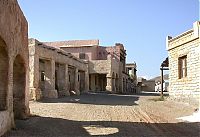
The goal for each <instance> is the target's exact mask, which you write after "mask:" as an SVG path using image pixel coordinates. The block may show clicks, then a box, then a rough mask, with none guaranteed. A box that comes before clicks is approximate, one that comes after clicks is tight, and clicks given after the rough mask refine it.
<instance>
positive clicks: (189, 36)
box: [166, 22, 200, 104]
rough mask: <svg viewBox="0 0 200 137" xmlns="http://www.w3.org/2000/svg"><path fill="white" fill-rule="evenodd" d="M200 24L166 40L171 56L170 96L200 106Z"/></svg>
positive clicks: (195, 24) (196, 23)
mask: <svg viewBox="0 0 200 137" xmlns="http://www.w3.org/2000/svg"><path fill="white" fill-rule="evenodd" d="M199 35H200V22H195V23H194V24H193V28H192V29H191V30H188V31H186V32H184V33H182V34H180V35H178V36H176V37H174V38H172V37H170V36H168V37H167V40H166V45H167V50H168V56H169V94H170V96H171V97H173V98H176V99H179V100H181V101H186V102H189V103H194V104H199V99H200V96H199V95H200V39H199Z"/></svg>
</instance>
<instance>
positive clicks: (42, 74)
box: [41, 71, 45, 81]
mask: <svg viewBox="0 0 200 137" xmlns="http://www.w3.org/2000/svg"><path fill="white" fill-rule="evenodd" d="M41 81H45V74H44V71H41Z"/></svg>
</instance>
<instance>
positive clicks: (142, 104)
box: [4, 93, 200, 137]
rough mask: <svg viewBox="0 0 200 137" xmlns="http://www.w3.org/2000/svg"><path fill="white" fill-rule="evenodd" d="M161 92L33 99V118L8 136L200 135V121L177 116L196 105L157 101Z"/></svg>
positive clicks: (17, 126)
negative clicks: (183, 119) (189, 121)
mask: <svg viewBox="0 0 200 137" xmlns="http://www.w3.org/2000/svg"><path fill="white" fill-rule="evenodd" d="M157 95H158V94H149V93H147V94H140V95H114V94H98V93H93V94H84V95H81V96H71V97H65V98H59V99H47V100H43V101H41V102H30V110H31V114H32V116H31V118H29V119H27V120H17V122H16V123H17V124H16V129H15V130H12V131H10V132H8V133H7V134H6V135H4V136H5V137H11V136H24V137H34V136H37V137H40V136H41V137H42V136H45V137H61V136H68V137H78V136H80V137H82V136H119V137H122V136H130V137H136V136H137V137H156V136H157V137H161V136H163V137H198V136H200V123H188V122H183V121H181V120H176V118H178V117H181V116H186V115H190V114H192V112H194V109H195V108H194V107H191V106H189V105H187V104H184V103H178V102H174V101H170V100H166V101H154V100H152V99H155V98H157V97H158V96H157Z"/></svg>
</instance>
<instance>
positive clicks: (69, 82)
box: [29, 39, 89, 100]
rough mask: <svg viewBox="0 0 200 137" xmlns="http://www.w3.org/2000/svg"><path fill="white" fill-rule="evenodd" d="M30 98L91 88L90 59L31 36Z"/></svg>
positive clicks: (77, 91)
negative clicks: (74, 54)
mask: <svg viewBox="0 0 200 137" xmlns="http://www.w3.org/2000/svg"><path fill="white" fill-rule="evenodd" d="M29 66H30V99H33V100H39V99H41V98H58V97H59V96H69V95H70V93H72V92H74V93H75V94H77V95H79V94H80V93H82V92H87V91H88V90H89V74H88V62H87V61H83V60H81V59H78V58H76V57H75V56H73V55H72V54H70V53H66V52H65V51H64V50H62V49H58V48H54V47H50V46H47V45H45V44H44V43H42V42H39V41H38V40H36V39H29Z"/></svg>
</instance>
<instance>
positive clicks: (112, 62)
mask: <svg viewBox="0 0 200 137" xmlns="http://www.w3.org/2000/svg"><path fill="white" fill-rule="evenodd" d="M45 44H46V45H48V46H52V47H55V48H58V49H62V50H64V51H66V52H68V53H72V54H73V55H74V56H76V57H77V58H79V59H82V60H86V61H88V72H89V90H90V91H100V92H101V91H108V92H111V93H127V92H133V91H135V89H134V88H135V85H134V81H135V76H136V75H135V76H134V73H136V71H133V76H134V77H130V75H129V74H128V72H127V69H126V50H125V49H124V46H123V44H120V43H116V44H115V46H108V47H104V46H100V45H99V40H71V41H59V42H45ZM131 67H132V66H131ZM131 69H132V68H131ZM134 69H135V70H136V65H135V66H134ZM133 79H134V80H133Z"/></svg>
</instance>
